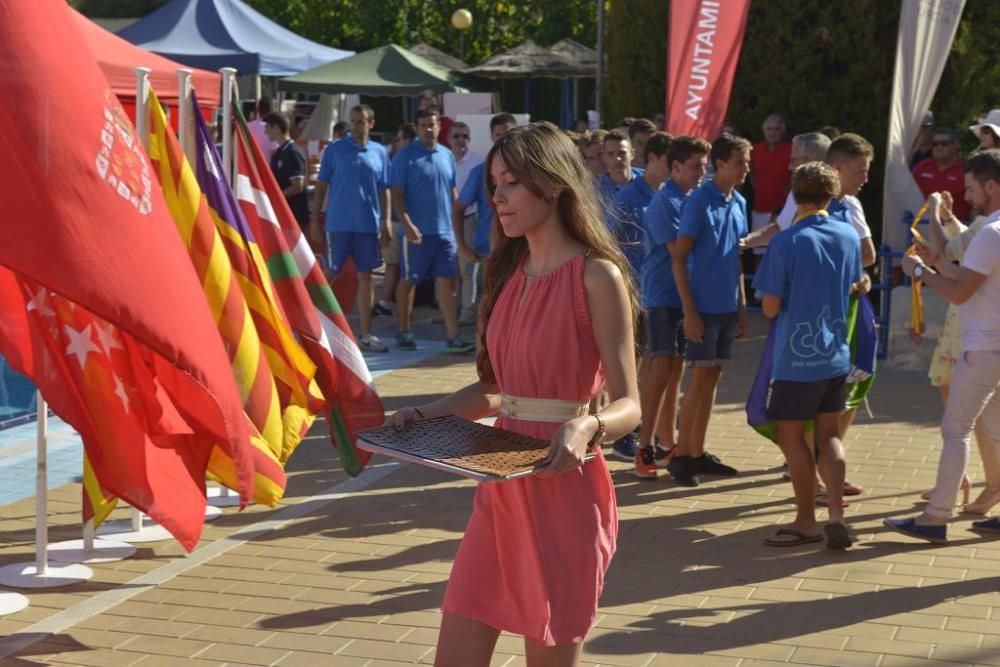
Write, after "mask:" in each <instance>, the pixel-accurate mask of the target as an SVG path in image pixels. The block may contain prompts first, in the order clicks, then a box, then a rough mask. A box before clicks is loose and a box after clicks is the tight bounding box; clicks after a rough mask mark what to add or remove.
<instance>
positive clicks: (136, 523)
mask: <svg viewBox="0 0 1000 667" xmlns="http://www.w3.org/2000/svg"><path fill="white" fill-rule="evenodd" d="M133 71H134V72H135V131H136V132H137V133H138V135H139V140H140V141H141V142H142V145H143V146H145V147H146V148H147V149H148V148H149V73H150V71H152V70H150V69H149V68H148V67H136V68H135V69H134V70H133ZM132 530H135V531H140V530H142V515H141V514H140V513H139V510H137V509H134V508H133V509H132Z"/></svg>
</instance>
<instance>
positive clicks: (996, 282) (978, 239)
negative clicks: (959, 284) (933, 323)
mask: <svg viewBox="0 0 1000 667" xmlns="http://www.w3.org/2000/svg"><path fill="white" fill-rule="evenodd" d="M962 266H963V267H965V268H966V269H968V270H970V271H975V272H976V273H980V274H982V275H984V276H987V278H986V281H985V282H984V283H983V284H982V285H980V286H979V289H977V290H976V291H975V292H974V293H973V295H972V296H971V297H969V300H968V301H966V302H965V303H963V304H962V305H960V306H959V307H958V322H959V326H960V327H961V330H962V351H963V352H964V351H973V350H1000V211H997V212H995V213H993V215H991V216H990V217H989V223H988V224H987V225H986V226H985V227H983V228H982V229H980V230H979V232H977V233H976V236H975V237H974V238H973V239H972V243H971V244H970V245H969V249H968V250H966V251H965V257H964V258H963V259H962Z"/></svg>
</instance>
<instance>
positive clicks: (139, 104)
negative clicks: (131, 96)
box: [132, 67, 152, 148]
mask: <svg viewBox="0 0 1000 667" xmlns="http://www.w3.org/2000/svg"><path fill="white" fill-rule="evenodd" d="M132 71H133V72H135V131H136V134H138V135H139V141H141V142H142V145H143V146H145V147H146V148H149V113H148V111H147V108H148V107H149V73H150V72H151V71H152V70H150V69H149V68H148V67H136V68H134V69H133V70H132Z"/></svg>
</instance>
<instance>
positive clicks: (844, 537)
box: [823, 523, 858, 549]
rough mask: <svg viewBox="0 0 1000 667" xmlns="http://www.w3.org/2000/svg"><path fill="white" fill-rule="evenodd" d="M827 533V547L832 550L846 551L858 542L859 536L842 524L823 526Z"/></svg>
mask: <svg viewBox="0 0 1000 667" xmlns="http://www.w3.org/2000/svg"><path fill="white" fill-rule="evenodd" d="M823 532H824V533H826V546H827V547H829V548H831V549H846V548H847V547H849V546H851V545H852V544H854V543H855V542H857V541H858V537H857V535H855V534H854V531H853V530H851V529H850V528H849V527H847V526H845V525H844V524H842V523H828V524H826V525H825V526H823Z"/></svg>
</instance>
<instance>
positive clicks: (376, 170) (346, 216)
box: [319, 139, 389, 234]
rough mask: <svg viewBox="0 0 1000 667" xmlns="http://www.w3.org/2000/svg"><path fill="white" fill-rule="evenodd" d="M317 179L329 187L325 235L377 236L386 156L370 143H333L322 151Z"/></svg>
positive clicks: (386, 171) (382, 149) (386, 180)
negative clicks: (354, 234) (334, 233)
mask: <svg viewBox="0 0 1000 667" xmlns="http://www.w3.org/2000/svg"><path fill="white" fill-rule="evenodd" d="M319 180H321V181H323V182H324V183H329V185H330V195H329V199H328V200H327V205H326V230H327V231H328V232H355V233H360V234H378V225H379V217H380V216H381V214H382V205H381V203H380V202H379V192H380V191H381V190H384V189H386V188H387V187H389V154H388V153H387V152H386V150H385V147H384V146H382V144H379V143H377V142H374V141H368V143H366V144H364V145H363V146H362V145H358V144H357V143H355V142H354V140H353V139H350V140H347V141H335V142H334V143H332V144H329V145H328V146H327V147H326V150H325V151H323V161H322V162H321V163H320V166H319Z"/></svg>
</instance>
